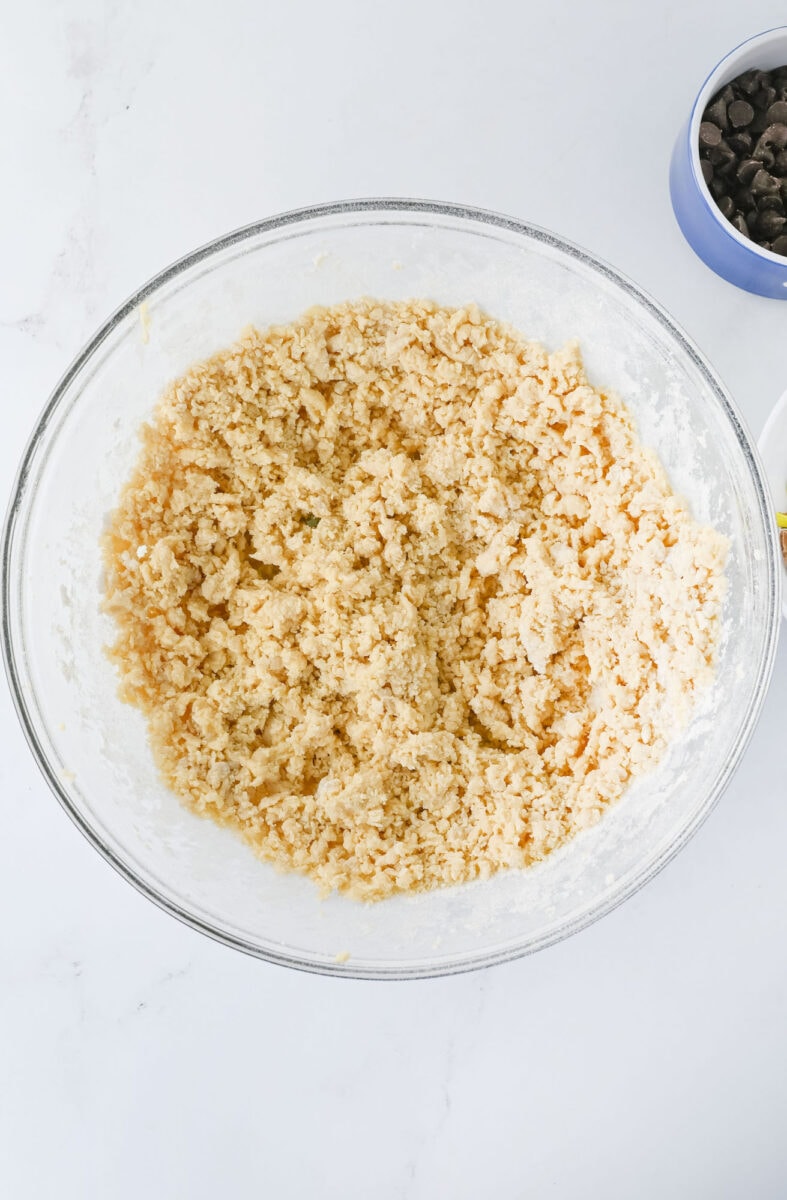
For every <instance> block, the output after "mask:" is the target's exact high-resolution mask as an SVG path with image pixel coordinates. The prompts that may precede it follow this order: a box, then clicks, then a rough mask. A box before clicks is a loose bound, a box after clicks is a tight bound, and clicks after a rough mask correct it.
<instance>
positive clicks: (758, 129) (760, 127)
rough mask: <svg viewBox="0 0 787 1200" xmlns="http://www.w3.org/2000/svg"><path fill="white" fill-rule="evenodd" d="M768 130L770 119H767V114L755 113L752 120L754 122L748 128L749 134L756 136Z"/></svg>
mask: <svg viewBox="0 0 787 1200" xmlns="http://www.w3.org/2000/svg"><path fill="white" fill-rule="evenodd" d="M767 128H768V118H767V117H766V115H765V113H764V112H758V113H755V114H754V117H753V118H752V120H751V122H750V123H749V126H748V129H749V133H756V134H760V133H764V132H765V130H766V129H767Z"/></svg>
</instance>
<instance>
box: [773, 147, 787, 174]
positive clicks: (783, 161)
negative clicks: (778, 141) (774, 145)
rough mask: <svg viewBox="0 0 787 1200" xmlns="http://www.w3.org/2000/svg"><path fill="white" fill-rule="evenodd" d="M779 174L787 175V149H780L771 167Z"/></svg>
mask: <svg viewBox="0 0 787 1200" xmlns="http://www.w3.org/2000/svg"><path fill="white" fill-rule="evenodd" d="M771 169H772V170H773V171H775V173H776V174H777V175H787V150H780V151H779V153H778V154H777V155H776V157H775V158H774V160H773V167H772V168H771Z"/></svg>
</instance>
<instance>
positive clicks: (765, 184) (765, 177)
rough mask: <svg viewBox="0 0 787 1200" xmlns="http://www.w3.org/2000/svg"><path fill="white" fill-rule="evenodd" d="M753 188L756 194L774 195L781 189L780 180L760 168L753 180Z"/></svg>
mask: <svg viewBox="0 0 787 1200" xmlns="http://www.w3.org/2000/svg"><path fill="white" fill-rule="evenodd" d="M751 190H752V193H753V195H755V196H767V195H772V194H773V193H774V192H777V191H778V190H779V181H778V179H774V178H773V176H772V175H769V174H768V172H767V171H763V170H762V169H760V170H759V171H758V172H757V174H756V175H755V176H754V178H753V179H752V181H751Z"/></svg>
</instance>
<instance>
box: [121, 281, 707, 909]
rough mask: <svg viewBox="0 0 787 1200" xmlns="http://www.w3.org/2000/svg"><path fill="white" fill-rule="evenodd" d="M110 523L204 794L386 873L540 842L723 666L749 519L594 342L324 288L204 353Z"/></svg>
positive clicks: (369, 881) (360, 892)
mask: <svg viewBox="0 0 787 1200" xmlns="http://www.w3.org/2000/svg"><path fill="white" fill-rule="evenodd" d="M143 441H144V445H143V449H142V453H141V457H140V459H139V462H138V465H137V467H136V470H135V471H134V473H133V476H132V478H131V480H130V482H129V483H128V484H127V486H126V488H125V490H124V491H123V494H122V497H121V501H120V505H119V508H118V509H117V511H116V512H115V513H114V515H113V518H112V521H111V527H110V530H109V533H108V535H107V540H106V567H107V605H108V608H109V610H110V611H111V613H112V614H113V615H114V617H115V619H116V621H117V625H118V636H117V641H116V642H115V645H114V648H113V650H112V654H113V656H114V659H115V661H116V663H117V665H118V667H119V670H120V674H121V677H122V694H123V696H124V698H126V699H127V700H129V701H131V702H132V703H134V704H136V705H138V706H139V707H140V708H141V709H142V711H143V712H144V713H145V715H146V717H147V720H148V723H149V727H150V735H151V741H152V746H153V749H154V752H155V755H156V758H157V761H158V764H159V767H160V769H161V771H162V773H163V775H164V777H165V779H166V780H167V782H168V783H169V784H170V785H171V787H172V788H173V789H174V790H175V792H176V793H177V794H178V795H179V796H180V797H181V798H182V799H183V800H185V801H186V802H187V803H188V804H189V805H190V806H191V807H192V808H193V809H194V810H196V811H197V812H199V813H203V814H207V815H209V816H211V817H213V818H214V819H216V820H219V821H221V822H224V823H228V824H230V825H232V826H234V827H236V828H237V829H238V830H239V831H240V832H241V833H242V834H243V836H244V837H245V838H247V839H248V841H249V842H250V843H251V844H252V845H253V846H254V848H255V849H256V850H257V851H258V853H259V854H260V855H261V856H262V857H263V858H265V859H268V860H270V861H271V862H273V863H275V864H276V865H277V866H279V867H282V868H289V869H295V870H298V871H302V872H305V873H307V874H308V875H311V876H312V877H313V878H314V879H316V880H317V881H318V882H319V884H320V885H321V886H322V887H323V888H325V889H333V888H336V889H339V890H340V891H343V892H346V893H348V894H350V895H352V896H355V897H358V898H363V899H378V898H381V897H384V896H388V895H390V894H391V893H394V892H399V891H407V890H410V889H421V888H433V887H437V886H441V885H445V884H455V883H460V882H462V881H465V880H469V879H473V878H477V877H486V876H489V875H491V874H492V873H493V872H495V871H497V870H499V869H501V868H503V867H523V866H526V865H527V864H529V863H532V862H535V861H536V860H538V859H541V858H543V857H544V856H545V855H546V854H548V853H549V852H550V851H551V850H553V849H554V848H555V847H556V846H558V845H560V843H561V842H564V841H565V840H566V839H567V838H570V837H571V836H572V835H573V834H575V833H576V832H577V831H578V830H580V829H583V828H585V827H587V826H589V825H592V824H593V823H594V822H596V821H597V820H598V819H599V817H600V816H601V814H602V812H603V810H604V807H605V805H607V804H609V803H610V802H612V801H614V800H617V799H618V797H620V795H621V793H622V792H623V790H624V789H625V787H626V785H627V784H628V783H629V781H630V780H631V779H632V777H633V776H635V775H637V774H639V773H641V772H643V771H645V770H647V769H648V768H650V767H652V766H653V765H654V764H655V762H656V761H657V760H658V758H659V757H660V756H661V755H662V754H663V752H664V750H665V747H666V744H667V741H668V739H669V738H670V737H671V736H672V735H673V734H674V733H675V732H676V731H677V730H678V729H679V728H680V726H681V725H682V724H683V723H685V721H686V719H687V717H688V716H689V714H690V711H691V708H692V705H693V703H694V700H695V697H696V695H697V693H698V691H699V690H700V689H701V688H703V687H704V686H705V685H706V684H707V683H708V681H709V680H710V679H711V677H712V673H713V663H714V653H715V649H716V643H717V639H718V634H719V610H720V605H721V599H722V592H723V565H724V558H725V553H726V543H725V540H724V539H723V538H722V537H721V536H720V535H719V534H717V533H716V532H714V531H713V530H712V529H708V528H705V527H702V526H700V525H698V524H697V523H696V522H695V521H694V520H693V519H692V517H691V515H690V513H689V512H688V510H687V507H686V505H685V504H684V503H683V502H682V501H681V500H680V499H678V498H677V497H676V496H675V495H674V494H673V492H672V491H671V489H670V486H669V483H668V481H667V479H666V477H665V474H664V471H663V469H662V468H661V466H660V464H659V462H658V461H657V459H656V458H655V457H654V455H652V454H651V453H649V452H648V451H647V450H645V449H644V448H643V447H642V446H641V445H640V443H639V441H638V439H637V435H636V431H635V429H634V425H633V422H632V419H631V417H630V415H629V414H628V412H627V410H626V408H625V407H624V406H623V405H622V404H621V403H620V401H619V400H617V399H615V398H613V397H612V396H609V395H606V394H605V393H604V392H602V391H598V390H597V389H596V388H594V387H592V386H590V384H589V383H588V382H587V380H586V378H585V374H584V371H583V367H582V362H581V359H580V356H579V351H578V349H577V347H576V346H569V347H568V348H566V349H564V350H562V351H560V352H559V353H552V354H549V353H547V351H546V350H545V349H543V348H542V347H541V346H539V345H535V344H533V343H532V342H528V341H526V340H525V339H523V338H522V337H521V336H520V335H519V334H518V333H517V332H516V331H514V330H513V329H511V328H510V327H507V326H505V325H501V324H499V323H496V322H495V321H493V320H490V319H489V318H488V317H486V316H484V315H483V314H482V313H481V312H479V311H478V309H477V308H475V307H473V306H470V307H467V308H461V309H456V310H449V309H445V308H440V307H438V306H436V305H435V304H432V303H429V302H426V301H410V302H407V303H383V302H377V301H373V300H365V301H361V302H358V303H352V304H343V305H340V306H338V307H335V308H329V309H315V310H312V311H310V312H308V313H307V314H306V315H305V316H304V317H303V318H302V319H300V320H299V321H297V322H295V323H294V324H293V325H289V326H286V327H281V328H272V329H269V330H267V331H265V332H263V333H260V332H258V331H256V330H254V329H250V330H248V331H247V332H245V333H244V335H243V336H242V338H241V339H240V341H239V342H238V343H237V344H236V345H234V346H232V347H230V348H229V349H228V350H225V351H223V352H222V353H220V354H217V355H216V356H215V357H214V358H212V359H210V360H209V361H207V362H204V363H201V364H199V365H197V366H195V367H194V368H193V369H192V370H190V371H188V373H187V374H186V375H184V376H183V377H182V378H181V379H178V380H177V381H176V382H175V383H173V384H172V385H171V386H170V387H169V389H168V390H167V392H166V394H165V395H164V397H163V399H162V401H161V403H160V406H159V408H158V410H157V413H156V416H155V419H154V421H153V424H152V425H151V426H149V427H146V428H145V429H144V431H143Z"/></svg>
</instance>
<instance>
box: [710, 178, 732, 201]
mask: <svg viewBox="0 0 787 1200" xmlns="http://www.w3.org/2000/svg"><path fill="white" fill-rule="evenodd" d="M708 187H709V188H710V193H711V195H712V196H713V198H714V200H718V199H719V197H720V196H726V195H727V185H726V183H725V182H724V180H723V179H719V178H718V176H716V175H714V177H713V179H711V181H710V183H709V184H708Z"/></svg>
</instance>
